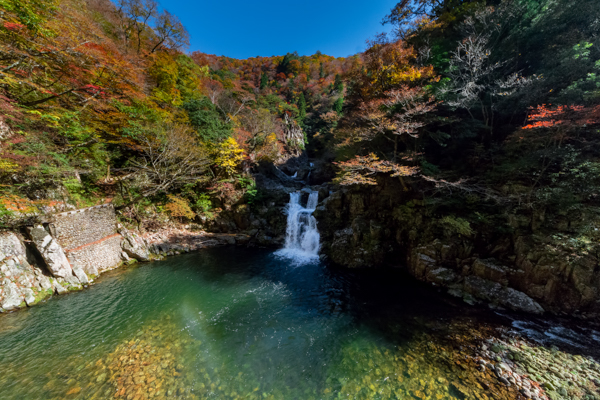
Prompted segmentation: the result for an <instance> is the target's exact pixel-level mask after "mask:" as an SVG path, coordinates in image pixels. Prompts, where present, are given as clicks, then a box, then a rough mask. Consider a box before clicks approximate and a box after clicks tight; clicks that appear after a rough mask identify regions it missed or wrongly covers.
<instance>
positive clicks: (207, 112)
mask: <svg viewBox="0 0 600 400" xmlns="http://www.w3.org/2000/svg"><path fill="white" fill-rule="evenodd" d="M183 109H184V110H186V111H187V113H188V117H189V120H190V125H192V127H193V128H194V129H195V130H196V132H198V135H199V136H200V138H201V139H202V140H203V141H205V142H212V143H216V142H220V141H223V140H225V139H227V138H229V137H230V136H231V133H232V125H231V123H229V122H227V121H225V120H224V119H223V118H222V117H221V114H220V113H219V111H218V109H217V106H215V104H213V103H212V102H211V101H210V99H209V98H208V97H206V96H203V97H201V98H200V99H193V100H190V101H189V102H187V103H185V104H184V105H183Z"/></svg>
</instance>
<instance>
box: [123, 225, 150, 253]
mask: <svg viewBox="0 0 600 400" xmlns="http://www.w3.org/2000/svg"><path fill="white" fill-rule="evenodd" d="M119 233H120V234H121V235H122V236H123V241H122V242H121V247H122V248H123V251H124V252H125V253H126V254H127V255H128V256H129V257H131V258H135V259H136V260H138V261H150V252H149V251H148V247H147V246H146V243H144V240H143V239H142V238H140V237H139V236H137V235H135V234H132V233H130V232H129V231H128V230H126V229H124V228H123V229H121V230H120V232H119Z"/></svg>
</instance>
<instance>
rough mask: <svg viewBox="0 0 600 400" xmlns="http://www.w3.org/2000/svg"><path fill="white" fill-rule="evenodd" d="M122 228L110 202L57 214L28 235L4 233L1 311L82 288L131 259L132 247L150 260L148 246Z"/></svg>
mask: <svg viewBox="0 0 600 400" xmlns="http://www.w3.org/2000/svg"><path fill="white" fill-rule="evenodd" d="M117 226H118V225H117V218H116V214H115V210H114V208H113V206H112V205H111V204H106V205H101V206H95V207H90V208H86V209H81V210H76V211H69V212H64V213H60V214H56V215H54V216H52V218H51V219H49V220H48V221H47V222H46V223H44V224H43V225H35V226H30V227H25V228H26V229H25V230H26V231H27V233H28V237H23V236H22V235H19V234H16V233H13V232H7V233H3V234H0V312H1V311H12V310H15V309H18V308H23V307H26V306H32V305H34V304H37V303H38V302H39V301H41V300H43V299H44V298H46V297H48V296H51V295H52V294H53V293H56V294H63V293H66V292H69V291H72V290H79V289H81V288H82V287H84V286H86V285H88V284H89V283H90V282H91V281H92V279H93V278H94V277H96V276H97V275H99V274H100V273H101V272H104V271H106V270H108V269H112V268H115V267H117V266H119V265H120V264H121V262H122V261H123V259H124V258H128V257H127V256H125V255H124V254H125V253H124V252H123V249H124V248H127V247H128V245H129V243H134V244H135V247H136V249H135V250H136V251H137V253H136V252H134V253H132V257H134V258H136V259H141V260H148V256H147V251H146V253H144V250H145V248H144V243H143V242H139V241H135V240H134V239H132V238H131V235H121V234H120V233H119V232H118V231H117ZM124 236H125V238H124ZM125 242H126V243H127V245H125V244H124V243H125ZM139 254H142V256H139Z"/></svg>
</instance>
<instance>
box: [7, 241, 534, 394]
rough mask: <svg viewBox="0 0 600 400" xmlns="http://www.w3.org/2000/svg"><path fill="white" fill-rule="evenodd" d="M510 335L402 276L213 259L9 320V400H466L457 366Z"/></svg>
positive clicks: (111, 283)
mask: <svg viewBox="0 0 600 400" xmlns="http://www.w3.org/2000/svg"><path fill="white" fill-rule="evenodd" d="M511 323H512V321H511V320H509V319H505V318H502V317H498V316H497V315H495V314H492V313H490V311H489V310H485V309H484V310H480V309H477V308H473V307H469V306H466V305H463V304H462V303H460V302H458V300H454V299H453V298H448V297H446V296H442V295H439V294H438V293H437V292H435V291H434V290H431V289H430V288H429V287H425V286H422V285H420V284H419V283H417V282H415V281H413V280H411V279H410V278H409V277H407V276H405V275H403V274H402V273H401V272H399V271H380V270H371V271H348V270H336V269H331V268H328V267H327V266H325V265H323V264H321V263H319V262H318V260H316V261H314V262H311V263H305V264H303V265H301V266H298V265H294V263H292V262H291V261H290V260H287V259H286V258H282V257H281V256H277V255H275V254H273V253H272V252H270V251H267V250H257V249H244V248H232V247H225V248H215V249H207V250H204V251H201V252H198V253H193V254H186V255H182V256H177V257H173V258H169V259H168V260H165V261H160V262H155V263H150V264H144V265H141V266H140V267H137V268H130V269H123V270H116V271H113V272H110V273H108V274H106V275H104V276H103V277H102V278H101V279H99V280H98V281H97V284H96V285H94V286H92V287H90V288H89V289H87V290H85V291H82V292H79V293H73V294H69V295H65V296H60V297H56V298H53V299H51V300H49V301H48V302H47V303H45V304H42V305H40V306H38V307H34V308H31V309H29V310H26V311H22V312H16V313H12V314H8V315H3V316H0V398H1V399H4V400H7V399H112V398H123V399H125V398H131V399H133V398H137V399H149V398H159V399H164V398H169V399H170V398H182V399H202V398H214V399H242V398H243V399H337V398H349V399H354V398H355V399H384V398H385V399H403V398H409V397H408V396H413V397H414V396H421V395H422V396H423V397H422V398H439V399H454V398H464V397H463V395H462V394H460V393H457V392H456V387H458V386H457V385H458V383H455V382H458V381H459V380H461V379H470V378H467V377H466V374H467V373H470V372H469V370H467V371H466V372H465V370H464V369H463V368H458V366H457V364H456V361H458V360H462V359H463V358H464V357H465V356H468V353H469V352H470V350H469V343H470V342H476V341H477V340H479V339H478V337H480V335H481V334H482V332H488V333H489V332H493V331H494V329H496V328H498V327H502V326H505V327H506V328H511ZM529 328H531V327H530V326H529V327H528V329H529ZM463 367H464V365H463ZM473 373H474V374H475V372H473ZM473 376H474V377H475V375H473ZM474 379H475V378H474ZM463 383H464V382H463ZM464 387H466V389H464V390H467V391H471V392H472V395H473V396H476V395H477V393H478V392H480V391H482V390H483V389H480V388H478V387H477V386H476V385H473V386H472V387H470V386H468V385H465V386H464ZM492 389H493V388H492ZM464 390H463V391H464ZM471 392H470V393H471ZM417 398H419V397H417ZM473 398H476V397H473ZM496 398H502V397H501V396H500V395H499V396H498V397H496ZM508 398H510V397H508Z"/></svg>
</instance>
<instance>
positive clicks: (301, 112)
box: [298, 93, 306, 121]
mask: <svg viewBox="0 0 600 400" xmlns="http://www.w3.org/2000/svg"><path fill="white" fill-rule="evenodd" d="M298 118H299V119H300V121H302V120H304V118H306V99H305V98H304V93H300V97H299V99H298Z"/></svg>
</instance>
